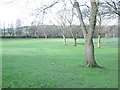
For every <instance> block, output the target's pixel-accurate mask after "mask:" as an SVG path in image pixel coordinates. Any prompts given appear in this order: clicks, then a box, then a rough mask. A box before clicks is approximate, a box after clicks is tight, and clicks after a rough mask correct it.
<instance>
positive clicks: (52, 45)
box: [2, 39, 118, 88]
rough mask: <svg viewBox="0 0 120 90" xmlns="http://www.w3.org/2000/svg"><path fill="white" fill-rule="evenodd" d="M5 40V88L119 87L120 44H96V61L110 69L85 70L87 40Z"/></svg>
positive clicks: (3, 59) (3, 61) (3, 50)
mask: <svg viewBox="0 0 120 90" xmlns="http://www.w3.org/2000/svg"><path fill="white" fill-rule="evenodd" d="M77 42H78V45H77V46H76V47H75V46H73V40H72V39H67V46H64V45H63V40H62V39H48V40H47V42H45V41H44V39H3V40H2V69H3V72H2V80H3V82H2V85H3V88H117V87H118V47H117V45H118V44H117V41H111V40H109V42H107V43H106V42H105V41H104V40H102V41H101V43H102V45H101V46H102V47H101V48H97V47H96V46H97V45H96V43H97V39H95V40H94V43H95V58H96V61H97V62H98V64H99V65H101V66H104V67H106V68H107V69H95V68H84V67H81V66H80V65H81V64H83V63H84V59H85V58H84V57H85V49H84V45H82V44H80V43H84V39H78V40H77Z"/></svg>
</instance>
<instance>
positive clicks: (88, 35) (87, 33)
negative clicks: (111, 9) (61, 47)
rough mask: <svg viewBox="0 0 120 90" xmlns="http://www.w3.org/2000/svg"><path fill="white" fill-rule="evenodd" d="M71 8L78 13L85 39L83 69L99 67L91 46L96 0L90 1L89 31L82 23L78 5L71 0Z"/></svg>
mask: <svg viewBox="0 0 120 90" xmlns="http://www.w3.org/2000/svg"><path fill="white" fill-rule="evenodd" d="M73 1H74V3H73V7H74V8H76V10H77V13H78V18H79V21H80V23H81V28H82V31H83V34H84V38H85V48H86V59H85V67H97V68H103V67H100V66H99V65H98V64H97V62H96V61H95V55H94V44H93V33H94V30H95V25H96V16H97V11H98V4H97V1H96V0H90V1H91V2H90V3H91V13H90V17H89V30H87V28H86V25H85V23H84V21H83V16H82V13H81V10H80V7H79V3H78V2H77V0H73Z"/></svg>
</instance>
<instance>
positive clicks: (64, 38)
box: [62, 35, 66, 46]
mask: <svg viewBox="0 0 120 90" xmlns="http://www.w3.org/2000/svg"><path fill="white" fill-rule="evenodd" d="M62 36H63V40H64V45H65V46H66V37H65V36H64V35H62Z"/></svg>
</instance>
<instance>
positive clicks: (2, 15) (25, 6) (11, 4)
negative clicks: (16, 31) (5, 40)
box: [0, 0, 117, 27]
mask: <svg viewBox="0 0 120 90" xmlns="http://www.w3.org/2000/svg"><path fill="white" fill-rule="evenodd" d="M43 1H44V2H42V0H0V27H2V25H3V23H5V24H6V27H7V26H8V24H13V25H14V26H15V23H16V19H18V18H20V19H21V21H22V22H23V25H30V23H31V22H32V21H33V20H34V19H35V17H33V16H31V15H30V14H31V12H32V10H34V9H35V8H37V7H40V5H41V4H51V2H53V1H54V0H43ZM78 1H82V2H85V1H86V0H78ZM60 8H61V4H59V5H58V4H57V5H55V6H54V7H53V9H52V10H51V12H54V13H53V14H51V15H49V16H47V18H49V19H50V20H53V19H54V18H53V17H54V16H55V13H56V12H57V11H58V10H59V9H60ZM44 22H45V24H49V21H47V20H45V21H44ZM53 22H54V21H53ZM114 23H117V22H116V21H112V23H111V24H114Z"/></svg>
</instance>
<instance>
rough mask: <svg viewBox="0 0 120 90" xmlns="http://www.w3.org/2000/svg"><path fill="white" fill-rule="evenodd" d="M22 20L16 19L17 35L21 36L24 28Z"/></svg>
mask: <svg viewBox="0 0 120 90" xmlns="http://www.w3.org/2000/svg"><path fill="white" fill-rule="evenodd" d="M21 23H22V22H21V20H20V19H19V18H18V19H17V20H16V31H15V32H16V36H18V37H20V36H21V34H22V29H21Z"/></svg>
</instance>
